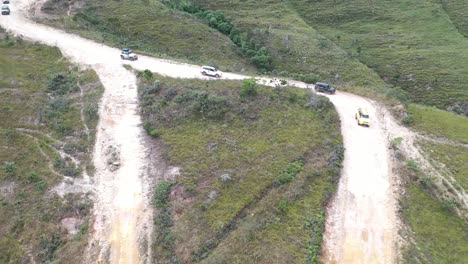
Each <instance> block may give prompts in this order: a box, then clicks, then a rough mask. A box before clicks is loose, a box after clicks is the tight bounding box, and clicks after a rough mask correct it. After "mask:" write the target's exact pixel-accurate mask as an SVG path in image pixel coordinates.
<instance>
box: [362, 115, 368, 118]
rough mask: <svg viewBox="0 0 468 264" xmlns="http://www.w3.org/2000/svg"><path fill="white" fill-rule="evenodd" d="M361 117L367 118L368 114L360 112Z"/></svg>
mask: <svg viewBox="0 0 468 264" xmlns="http://www.w3.org/2000/svg"><path fill="white" fill-rule="evenodd" d="M361 117H362V118H369V115H365V114H361Z"/></svg>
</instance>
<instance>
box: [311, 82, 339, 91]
mask: <svg viewBox="0 0 468 264" xmlns="http://www.w3.org/2000/svg"><path fill="white" fill-rule="evenodd" d="M315 91H316V92H322V93H328V94H334V93H335V92H336V89H335V88H333V87H332V86H331V85H329V84H328V83H322V82H318V83H315Z"/></svg>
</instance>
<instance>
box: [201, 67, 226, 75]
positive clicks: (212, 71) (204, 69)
mask: <svg viewBox="0 0 468 264" xmlns="http://www.w3.org/2000/svg"><path fill="white" fill-rule="evenodd" d="M200 72H201V74H203V75H205V76H212V77H216V78H220V77H221V76H222V75H223V74H222V73H221V72H220V71H218V70H217V69H216V68H215V67H211V66H201V68H200Z"/></svg>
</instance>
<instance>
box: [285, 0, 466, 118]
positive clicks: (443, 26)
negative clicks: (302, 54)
mask: <svg viewBox="0 0 468 264" xmlns="http://www.w3.org/2000/svg"><path fill="white" fill-rule="evenodd" d="M287 2H289V3H290V7H291V8H293V9H294V10H295V11H297V12H298V13H299V14H300V15H301V17H302V18H303V20H304V21H305V22H306V23H307V24H309V25H310V26H312V27H314V28H316V29H317V30H318V31H319V32H320V33H321V34H323V35H325V36H326V37H327V38H328V39H330V40H331V41H333V42H334V43H335V44H337V45H338V46H339V47H341V48H342V49H344V50H346V51H347V53H348V54H352V56H353V57H355V58H357V59H358V60H359V61H360V62H362V63H364V64H365V65H367V66H368V67H370V68H371V69H373V70H375V72H377V73H378V74H379V76H380V77H381V78H382V79H383V80H385V81H386V82H387V83H389V84H393V85H394V86H396V87H401V88H403V89H404V90H405V91H406V92H407V93H408V95H409V96H410V98H411V100H412V101H413V102H416V103H421V104H427V105H433V106H437V107H439V108H442V109H451V110H452V111H458V113H460V114H465V115H468V112H467V111H468V108H463V107H461V105H463V104H464V103H466V102H468V89H467V88H466V83H467V82H468V75H467V74H466V72H467V71H468V66H467V64H466V61H467V60H468V40H467V39H466V38H465V37H464V36H463V35H461V34H460V33H459V31H458V30H457V27H456V26H455V25H459V27H458V28H462V27H463V26H462V24H460V21H461V20H462V19H464V20H465V21H466V16H464V15H463V16H461V15H460V16H459V15H458V14H460V13H458V12H454V9H453V8H457V6H459V5H465V6H466V3H464V2H463V1H432V0H415V1H406V0H398V1H383V0H377V1H370V2H369V1H364V0H353V1H339V2H337V1H313V2H311V1H306V0H289V1H287ZM438 2H442V3H447V5H445V6H447V7H448V6H450V10H452V11H450V12H449V14H452V17H456V18H457V19H456V20H455V21H456V22H455V25H454V23H453V22H452V21H451V20H450V16H449V15H448V14H447V13H446V12H445V10H444V8H443V5H441V4H439V3H438ZM455 3H457V4H455ZM464 9H466V7H464V8H463V9H460V12H462V11H461V10H464ZM455 13H457V14H455ZM464 30H466V29H464Z"/></svg>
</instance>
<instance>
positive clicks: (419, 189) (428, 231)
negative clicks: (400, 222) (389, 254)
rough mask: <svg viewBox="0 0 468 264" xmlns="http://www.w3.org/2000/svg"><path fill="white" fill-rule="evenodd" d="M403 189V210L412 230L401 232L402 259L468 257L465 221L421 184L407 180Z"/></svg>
mask: <svg viewBox="0 0 468 264" xmlns="http://www.w3.org/2000/svg"><path fill="white" fill-rule="evenodd" d="M406 191H407V193H406V195H405V198H404V200H403V201H402V209H403V210H402V212H403V216H404V220H405V221H406V222H407V224H409V226H410V227H411V230H412V232H413V233H412V234H410V233H405V234H403V235H404V237H406V239H407V240H406V242H407V247H406V249H405V250H404V252H403V261H402V263H408V264H409V263H464V262H465V261H466V259H467V258H468V239H467V237H468V230H467V228H466V222H465V221H464V220H461V219H460V218H458V217H457V216H456V215H455V214H454V213H453V212H452V211H450V207H449V206H448V205H447V204H445V205H444V204H441V203H440V201H438V200H437V199H435V198H434V197H433V196H432V195H431V194H430V192H428V190H427V189H425V187H423V186H422V185H421V184H418V183H416V182H413V183H408V186H407V189H406ZM411 236H413V237H414V239H415V244H413V243H411V240H410V239H409V238H410V237H411Z"/></svg>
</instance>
